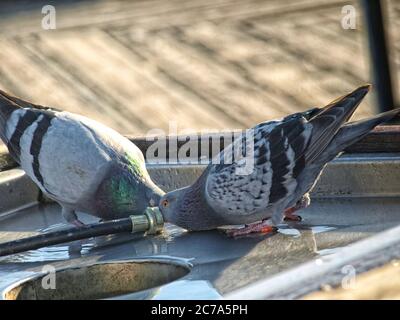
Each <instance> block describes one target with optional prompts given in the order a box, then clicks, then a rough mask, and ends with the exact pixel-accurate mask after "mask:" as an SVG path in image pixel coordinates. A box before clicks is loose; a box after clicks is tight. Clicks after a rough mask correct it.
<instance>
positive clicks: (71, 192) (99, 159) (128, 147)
mask: <svg viewBox="0 0 400 320" xmlns="http://www.w3.org/2000/svg"><path fill="white" fill-rule="evenodd" d="M36 154H37V155H38V156H37V158H38V163H39V165H40V167H39V169H38V172H40V174H41V176H42V181H40V182H41V183H42V185H43V187H44V189H45V190H46V191H47V192H48V193H50V195H53V196H55V197H57V198H58V199H60V200H61V201H64V202H68V203H75V202H77V201H79V199H88V198H90V196H91V195H93V194H94V193H95V192H96V189H97V187H98V185H99V184H100V183H101V182H102V180H103V178H104V177H105V175H106V174H107V173H108V171H109V169H110V167H111V166H113V167H115V166H126V165H127V166H129V168H130V169H131V171H132V172H131V173H132V174H133V175H134V176H135V177H137V178H138V179H141V178H142V177H143V175H145V174H147V171H146V170H145V168H144V166H145V162H144V159H143V154H142V153H141V151H140V150H139V149H138V148H137V147H136V146H135V145H134V144H133V143H132V142H130V141H129V140H128V139H126V138H124V137H123V136H121V135H120V134H118V133H117V132H116V131H114V130H112V129H111V128H108V127H106V126H104V125H102V124H100V123H98V122H96V121H93V120H90V119H88V118H85V117H82V116H77V115H74V114H70V113H67V112H62V113H58V114H57V117H55V118H54V119H52V120H51V125H50V126H49V128H48V129H47V132H46V133H45V134H44V135H43V141H42V143H41V148H40V150H38V152H37V153H36ZM27 160H28V161H26V163H27V165H28V166H29V159H27ZM22 163H23V162H21V164H22ZM133 171H134V172H133ZM66 195H67V196H68V197H67V198H65V197H66Z"/></svg>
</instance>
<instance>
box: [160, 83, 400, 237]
mask: <svg viewBox="0 0 400 320" xmlns="http://www.w3.org/2000/svg"><path fill="white" fill-rule="evenodd" d="M369 89H370V85H365V86H362V87H360V88H358V89H356V90H354V91H353V92H351V93H349V94H347V95H345V96H343V97H341V98H339V99H336V100H335V101H333V102H332V103H330V104H329V105H327V106H326V107H324V108H321V109H319V108H314V109H311V110H309V111H307V112H305V113H304V112H303V113H301V112H300V113H295V114H293V115H290V116H287V117H285V118H283V119H282V120H275V121H269V122H263V123H260V124H258V125H256V126H255V127H254V128H253V129H251V130H250V131H248V132H251V134H252V137H253V141H254V144H253V146H254V147H251V148H252V149H253V151H254V156H253V158H254V166H253V170H252V171H250V172H248V173H247V174H243V172H239V171H238V169H240V168H242V167H243V161H242V160H243V159H241V158H239V159H236V158H234V159H233V161H231V163H221V162H222V160H223V158H224V156H225V155H226V154H229V153H231V152H232V151H231V150H232V146H233V150H235V148H236V146H239V147H238V148H240V144H239V142H240V141H241V140H243V138H244V135H245V134H248V132H246V133H243V134H242V135H241V136H239V137H238V138H237V139H235V141H234V142H233V144H232V145H231V146H228V147H227V148H225V149H224V150H223V151H221V153H220V154H219V155H218V158H217V159H220V160H221V161H220V163H219V164H218V163H215V161H213V162H212V163H210V164H209V165H208V167H207V168H206V169H205V171H204V172H203V173H202V175H201V176H200V177H199V178H198V180H197V181H196V182H194V183H193V184H192V185H191V186H188V187H185V188H182V189H179V190H175V191H172V192H169V193H167V194H165V195H164V196H163V197H162V198H161V201H160V204H159V208H160V210H161V212H162V214H163V216H164V219H165V220H166V221H167V222H171V223H174V224H176V225H178V226H180V227H183V228H185V229H188V230H194V231H195V230H208V229H215V228H217V227H221V226H225V225H243V224H245V227H243V228H239V229H238V228H236V229H234V231H233V232H230V233H231V235H234V236H235V235H242V234H247V233H250V232H271V231H273V230H276V227H275V226H276V225H278V224H279V223H281V221H282V220H283V218H284V216H286V217H287V218H289V219H294V220H296V219H298V217H297V216H296V215H294V214H293V213H294V212H295V211H296V210H299V209H301V208H304V207H306V206H308V205H309V204H310V198H309V196H308V193H309V191H310V190H311V189H312V188H313V186H314V185H315V183H316V181H317V180H318V178H319V176H320V174H321V172H322V170H323V169H324V167H325V165H326V164H327V162H329V161H331V160H333V159H334V158H335V157H336V156H337V155H338V154H340V153H341V152H342V151H343V150H344V149H345V148H346V147H348V146H349V145H351V144H353V143H354V142H356V141H358V140H360V139H361V138H362V137H364V136H365V135H366V134H367V133H368V132H369V131H371V130H372V129H373V128H374V127H375V126H377V125H378V124H380V123H382V122H385V121H388V120H390V119H391V118H393V117H394V116H395V115H397V114H399V113H400V109H396V110H393V111H389V112H386V113H383V114H379V115H377V116H375V117H372V118H370V119H366V120H362V121H358V122H350V123H346V122H347V121H348V120H349V118H350V117H351V116H352V114H353V113H354V111H355V110H356V108H357V106H358V105H359V104H360V102H361V100H362V99H363V98H364V96H365V95H366V94H367V92H368V91H369ZM345 123H346V124H345ZM242 146H243V144H242ZM242 148H243V147H242ZM250 150H251V149H250ZM214 160H215V159H214Z"/></svg>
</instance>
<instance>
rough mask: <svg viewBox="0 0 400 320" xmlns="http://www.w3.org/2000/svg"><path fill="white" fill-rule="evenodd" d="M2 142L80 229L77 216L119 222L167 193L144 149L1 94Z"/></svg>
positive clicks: (95, 125)
mask: <svg viewBox="0 0 400 320" xmlns="http://www.w3.org/2000/svg"><path fill="white" fill-rule="evenodd" d="M0 138H1V140H2V141H3V142H4V143H5V144H6V145H7V147H8V150H9V152H10V154H11V156H12V157H13V159H14V160H15V161H16V162H17V163H18V164H19V165H20V166H21V168H22V169H23V170H24V171H25V172H26V174H27V175H28V176H29V177H30V178H31V179H32V180H33V181H34V182H35V183H36V185H37V186H38V187H39V188H40V190H41V191H42V192H43V193H44V194H45V195H46V196H47V197H49V198H50V199H53V200H54V201H56V202H58V203H59V204H60V205H61V208H62V211H61V212H62V215H63V217H64V218H65V220H66V221H67V222H69V223H71V224H73V225H75V226H77V227H79V226H83V225H84V224H83V223H82V222H81V221H80V220H79V219H78V216H77V214H76V212H77V211H78V212H85V213H88V214H91V215H93V216H96V217H99V218H100V219H101V220H112V219H118V218H123V217H127V216H129V215H131V214H141V213H143V212H144V210H145V209H146V207H148V206H157V205H158V203H159V201H160V198H161V196H162V195H163V194H164V192H163V191H162V190H161V189H160V188H159V187H158V186H157V185H156V184H155V183H154V182H153V181H152V180H151V178H150V176H149V174H148V172H147V170H146V166H145V160H144V156H143V154H142V152H141V151H140V149H139V148H138V147H137V146H136V145H135V144H133V143H132V142H131V141H129V140H128V139H127V138H125V137H123V136H122V135H120V134H119V133H117V132H116V131H114V130H113V129H111V128H108V127H107V126H105V125H103V124H101V123H99V122H96V121H94V120H92V119H89V118H86V117H84V116H81V115H77V114H73V113H70V112H66V111H60V110H57V109H53V108H50V107H43V106H40V105H35V104H33V103H30V102H27V101H24V100H22V99H19V98H16V97H13V96H11V95H10V94H7V93H5V92H3V91H1V90H0Z"/></svg>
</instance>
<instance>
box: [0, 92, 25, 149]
mask: <svg viewBox="0 0 400 320" xmlns="http://www.w3.org/2000/svg"><path fill="white" fill-rule="evenodd" d="M9 97H10V96H9V95H8V94H6V93H5V92H3V91H1V90H0V138H1V140H3V142H5V143H7V141H6V140H7V138H6V133H5V131H6V125H7V121H8V120H9V118H10V116H11V114H12V113H13V112H14V111H15V110H18V109H20V106H18V105H17V104H16V103H15V102H14V101H13V100H11V99H10V98H9Z"/></svg>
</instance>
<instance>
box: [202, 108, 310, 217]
mask: <svg viewBox="0 0 400 320" xmlns="http://www.w3.org/2000/svg"><path fill="white" fill-rule="evenodd" d="M253 130H254V170H252V171H251V173H249V174H247V175H243V174H237V172H238V171H237V169H238V168H242V167H243V165H244V161H242V160H240V159H239V160H237V161H236V160H235V161H233V162H232V163H231V164H219V165H213V167H212V168H211V169H210V171H209V176H208V178H207V182H206V196H207V201H208V202H209V204H210V205H211V206H212V207H213V209H214V210H216V211H217V212H224V213H231V214H234V215H251V214H254V213H257V212H262V211H265V210H266V209H267V208H268V207H269V206H270V205H272V204H275V203H278V202H280V201H284V200H285V199H286V198H288V197H289V196H290V195H291V194H292V193H293V192H294V190H295V188H296V186H297V181H296V177H297V176H298V174H299V173H300V172H301V170H302V169H303V168H304V154H305V150H306V148H307V145H308V142H309V139H310V135H311V131H312V127H311V125H310V124H308V123H307V121H306V120H305V119H304V118H303V117H302V116H300V115H299V116H298V117H293V118H292V119H290V120H286V121H281V122H266V123H262V124H260V125H258V126H256V127H254V128H253ZM242 138H243V137H239V138H238V139H236V140H235V141H234V143H233V149H235V146H236V147H237V146H239V145H241V143H240V142H241V140H242ZM242 145H243V143H242ZM225 152H231V151H226V150H224V151H222V153H221V155H220V157H223V155H224V153H225Z"/></svg>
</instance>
